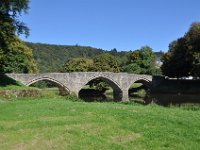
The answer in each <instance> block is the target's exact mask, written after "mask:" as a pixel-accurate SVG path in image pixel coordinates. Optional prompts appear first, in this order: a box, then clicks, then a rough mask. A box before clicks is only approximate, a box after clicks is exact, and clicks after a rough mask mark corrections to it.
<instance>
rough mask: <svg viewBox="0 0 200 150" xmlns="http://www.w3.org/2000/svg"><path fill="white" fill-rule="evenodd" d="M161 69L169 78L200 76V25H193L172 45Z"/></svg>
mask: <svg viewBox="0 0 200 150" xmlns="http://www.w3.org/2000/svg"><path fill="white" fill-rule="evenodd" d="M161 69H162V72H163V74H164V75H166V76H169V77H183V76H190V75H192V76H200V23H193V24H192V25H191V27H190V28H189V30H188V32H187V33H186V34H185V35H184V36H183V37H181V38H179V39H178V40H176V41H173V42H172V43H170V45H169V50H168V52H167V53H166V54H164V57H163V65H162V67H161Z"/></svg>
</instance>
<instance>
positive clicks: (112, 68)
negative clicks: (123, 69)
mask: <svg viewBox="0 0 200 150" xmlns="http://www.w3.org/2000/svg"><path fill="white" fill-rule="evenodd" d="M93 70H94V71H102V72H106V71H108V72H120V68H119V62H118V60H117V59H116V58H115V57H114V56H112V55H110V54H101V55H99V56H96V57H95V58H94V65H93Z"/></svg>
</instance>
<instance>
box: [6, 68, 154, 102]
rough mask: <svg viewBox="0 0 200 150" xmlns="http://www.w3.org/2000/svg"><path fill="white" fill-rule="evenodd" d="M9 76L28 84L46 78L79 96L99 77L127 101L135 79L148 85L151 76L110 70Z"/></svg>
mask: <svg viewBox="0 0 200 150" xmlns="http://www.w3.org/2000/svg"><path fill="white" fill-rule="evenodd" d="M7 76H9V77H10V78H12V79H14V80H16V81H19V82H21V83H22V84H24V85H26V86H29V85H31V84H33V83H35V82H38V81H41V80H47V81H50V82H52V83H54V84H55V85H57V86H58V88H59V90H60V91H61V92H63V91H64V92H67V93H69V94H75V95H76V96H79V92H80V90H81V89H82V88H83V87H84V86H85V85H86V84H87V83H88V82H89V81H91V80H93V79H101V80H103V81H105V82H107V83H108V84H109V85H110V86H111V87H112V88H113V97H114V100H116V101H128V99H129V97H128V90H129V88H130V87H131V85H132V84H133V83H135V82H137V81H139V82H142V83H143V84H146V85H147V86H150V85H151V83H152V76H149V75H138V74H128V73H111V72H73V73H42V74H13V73H12V74H7Z"/></svg>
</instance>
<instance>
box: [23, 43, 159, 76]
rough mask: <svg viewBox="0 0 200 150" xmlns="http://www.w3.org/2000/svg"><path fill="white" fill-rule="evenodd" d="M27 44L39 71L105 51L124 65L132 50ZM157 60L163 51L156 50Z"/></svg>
mask: <svg viewBox="0 0 200 150" xmlns="http://www.w3.org/2000/svg"><path fill="white" fill-rule="evenodd" d="M25 44H26V45H27V46H28V47H30V48H31V49H32V50H33V56H34V59H35V60H36V62H37V64H38V68H39V71H40V72H41V73H44V72H59V71H61V69H62V66H63V65H64V64H65V63H66V62H67V61H69V60H70V59H72V58H80V57H83V58H91V59H92V58H94V57H95V56H97V55H100V54H103V53H109V54H112V55H113V56H115V57H116V58H117V59H118V60H119V62H120V65H121V66H123V65H125V64H126V62H127V60H128V56H129V53H130V52H127V51H121V52H118V51H117V50H116V49H113V50H111V51H107V50H102V49H98V48H93V47H89V46H79V45H73V46H69V45H52V44H43V43H30V42H25ZM155 54H156V57H157V59H156V60H157V61H158V60H160V58H161V52H156V53H155Z"/></svg>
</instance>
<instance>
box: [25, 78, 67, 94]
mask: <svg viewBox="0 0 200 150" xmlns="http://www.w3.org/2000/svg"><path fill="white" fill-rule="evenodd" d="M38 81H49V82H50V83H53V84H54V85H55V86H57V87H58V89H59V92H60V94H61V95H67V94H70V90H69V88H68V87H66V86H65V85H64V84H62V83H61V82H59V81H58V80H56V79H53V78H50V77H38V78H34V79H32V80H30V81H29V82H28V83H27V84H26V86H30V85H32V84H34V83H36V82H38Z"/></svg>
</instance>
